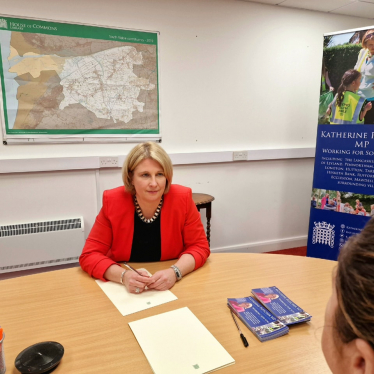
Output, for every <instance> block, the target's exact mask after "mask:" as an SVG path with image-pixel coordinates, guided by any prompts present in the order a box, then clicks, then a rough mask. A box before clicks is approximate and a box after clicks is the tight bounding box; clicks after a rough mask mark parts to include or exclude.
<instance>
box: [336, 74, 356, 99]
mask: <svg viewBox="0 0 374 374" xmlns="http://www.w3.org/2000/svg"><path fill="white" fill-rule="evenodd" d="M360 76H361V73H360V72H359V71H357V70H354V69H349V70H347V71H346V72H345V73H344V74H343V77H342V81H341V83H340V86H339V88H338V92H337V98H336V105H337V106H340V105H342V101H343V99H344V92H345V91H346V90H347V87H348V86H349V85H350V84H351V83H352V82H354V81H355V80H356V79H358V78H359V77H360Z"/></svg>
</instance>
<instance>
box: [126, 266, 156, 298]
mask: <svg viewBox="0 0 374 374" xmlns="http://www.w3.org/2000/svg"><path fill="white" fill-rule="evenodd" d="M138 272H139V273H140V274H141V275H139V274H137V273H136V272H135V271H131V270H127V271H126V273H125V275H124V284H125V287H126V288H127V291H129V292H130V293H142V292H143V291H144V290H145V288H146V287H147V285H148V283H149V282H150V278H149V275H148V273H147V272H146V271H144V270H138ZM137 290H138V292H136V291H137Z"/></svg>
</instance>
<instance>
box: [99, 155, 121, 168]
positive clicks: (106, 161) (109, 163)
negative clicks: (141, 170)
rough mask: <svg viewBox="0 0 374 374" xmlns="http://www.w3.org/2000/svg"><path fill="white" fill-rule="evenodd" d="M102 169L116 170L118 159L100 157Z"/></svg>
mask: <svg viewBox="0 0 374 374" xmlns="http://www.w3.org/2000/svg"><path fill="white" fill-rule="evenodd" d="M100 167H101V168H115V167H118V157H100Z"/></svg>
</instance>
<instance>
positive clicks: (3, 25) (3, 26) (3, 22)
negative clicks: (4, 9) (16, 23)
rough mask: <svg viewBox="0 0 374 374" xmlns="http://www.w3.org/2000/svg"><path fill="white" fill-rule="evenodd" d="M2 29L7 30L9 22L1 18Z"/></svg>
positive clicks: (0, 25)
mask: <svg viewBox="0 0 374 374" xmlns="http://www.w3.org/2000/svg"><path fill="white" fill-rule="evenodd" d="M0 27H2V28H3V29H7V28H8V22H7V20H6V19H4V18H0Z"/></svg>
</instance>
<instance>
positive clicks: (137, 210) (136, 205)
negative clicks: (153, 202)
mask: <svg viewBox="0 0 374 374" xmlns="http://www.w3.org/2000/svg"><path fill="white" fill-rule="evenodd" d="M163 202H164V197H163V196H162V197H161V200H160V203H159V204H158V206H157V209H156V211H155V214H154V215H153V217H152V218H150V219H147V218H145V217H144V216H143V212H142V209H141V208H140V206H139V203H138V200H137V198H136V195H134V204H135V210H136V213H137V214H138V217H139V218H140V219H141V220H142V221H143V222H145V223H152V222H153V221H155V220H156V219H157V217H158V216H159V215H160V213H161V208H162V204H163Z"/></svg>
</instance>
